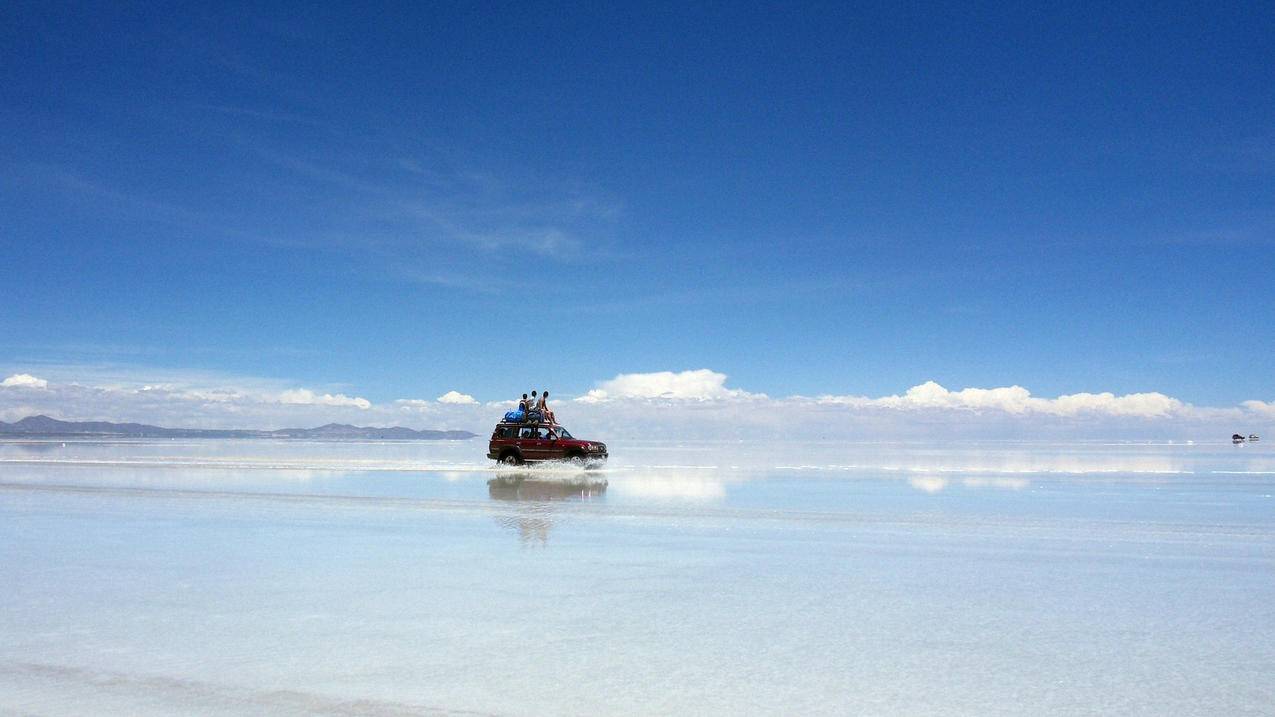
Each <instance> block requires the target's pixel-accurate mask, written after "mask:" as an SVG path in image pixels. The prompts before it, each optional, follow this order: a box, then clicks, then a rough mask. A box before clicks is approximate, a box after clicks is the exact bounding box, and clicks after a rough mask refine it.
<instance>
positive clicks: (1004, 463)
mask: <svg viewBox="0 0 1275 717" xmlns="http://www.w3.org/2000/svg"><path fill="white" fill-rule="evenodd" d="M798 468H802V469H807V470H811V469H814V470H819V469H824V470H838V471H869V470H880V471H891V472H896V471H897V472H900V473H1023V474H1030V473H1063V474H1087V473H1182V472H1184V471H1186V470H1188V468H1187V466H1186V465H1185V464H1184V462H1183V460H1182V459H1181V458H1179V457H1177V456H1170V455H1058V454H1052V455H1051V454H1040V455H1033V454H1024V453H1020V452H1013V453H1002V454H997V453H990V452H989V453H981V452H980V453H972V454H968V455H960V454H959V453H957V454H955V455H953V454H952V453H946V452H945V453H943V454H936V455H924V454H922V455H908V456H902V457H898V456H889V457H885V456H882V457H881V458H879V459H876V460H873V459H872V458H871V457H865V460H862V461H857V462H855V463H852V464H833V465H826V466H798Z"/></svg>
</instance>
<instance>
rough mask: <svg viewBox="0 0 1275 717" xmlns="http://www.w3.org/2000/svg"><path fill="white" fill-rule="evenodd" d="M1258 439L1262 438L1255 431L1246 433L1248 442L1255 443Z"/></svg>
mask: <svg viewBox="0 0 1275 717" xmlns="http://www.w3.org/2000/svg"><path fill="white" fill-rule="evenodd" d="M1260 440H1262V438H1261V436H1258V435H1257V434H1256V433H1250V434H1248V442H1249V443H1256V442H1258V441H1260Z"/></svg>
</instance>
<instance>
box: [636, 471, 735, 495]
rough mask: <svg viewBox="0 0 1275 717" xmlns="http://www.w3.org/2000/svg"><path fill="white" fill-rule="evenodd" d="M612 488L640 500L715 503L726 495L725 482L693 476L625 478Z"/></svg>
mask: <svg viewBox="0 0 1275 717" xmlns="http://www.w3.org/2000/svg"><path fill="white" fill-rule="evenodd" d="M612 488H613V489H614V490H615V491H617V492H619V493H621V494H623V495H630V496H636V497H640V498H663V499H668V498H678V499H684V500H700V501H713V500H720V499H721V498H723V497H725V495H726V484H725V483H724V482H723V481H721V480H719V479H714V478H706V477H703V476H691V475H679V476H624V477H623V478H617V479H616V481H615V483H614V484H613V485H612Z"/></svg>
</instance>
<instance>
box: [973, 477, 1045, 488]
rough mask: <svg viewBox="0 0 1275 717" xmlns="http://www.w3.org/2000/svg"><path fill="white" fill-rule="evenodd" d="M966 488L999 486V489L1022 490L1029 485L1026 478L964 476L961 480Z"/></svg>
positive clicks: (1029, 482)
mask: <svg viewBox="0 0 1275 717" xmlns="http://www.w3.org/2000/svg"><path fill="white" fill-rule="evenodd" d="M961 485H963V486H965V487H966V488H999V489H1001V490H1022V489H1024V488H1026V487H1028V486H1030V485H1031V481H1029V480H1027V479H1026V478H966V479H964V480H962V481H961Z"/></svg>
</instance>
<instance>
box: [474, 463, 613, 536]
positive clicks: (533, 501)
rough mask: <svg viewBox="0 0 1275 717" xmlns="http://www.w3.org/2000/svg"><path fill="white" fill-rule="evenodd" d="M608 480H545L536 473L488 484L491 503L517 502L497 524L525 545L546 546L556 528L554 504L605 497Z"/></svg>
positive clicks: (512, 474) (513, 474)
mask: <svg viewBox="0 0 1275 717" xmlns="http://www.w3.org/2000/svg"><path fill="white" fill-rule="evenodd" d="M606 492H607V481H606V480H605V479H601V478H588V479H583V480H582V479H574V478H568V479H563V478H546V477H544V476H541V475H536V474H534V473H516V474H515V473H506V474H504V475H501V476H500V477H498V478H492V479H491V480H489V481H487V494H488V495H490V496H491V498H492V500H499V501H509V502H512V503H515V504H516V505H514V506H513V510H512V512H510V513H506V514H504V515H501V516H499V517H498V518H497V519H496V521H497V522H498V523H500V524H501V525H502V526H504V527H506V528H509V529H511V530H513V531H514V532H516V533H517V534H518V540H519V541H520V542H521V543H522V544H523V545H541V546H543V545H545V544H546V543H548V542H549V531H550V529H552V528H553V525H554V523H555V522H556V521H555V520H554V517H553V514H554V510H553V503H555V502H564V501H591V500H598V499H601V498H603V497H604V496H605V495H606Z"/></svg>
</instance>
